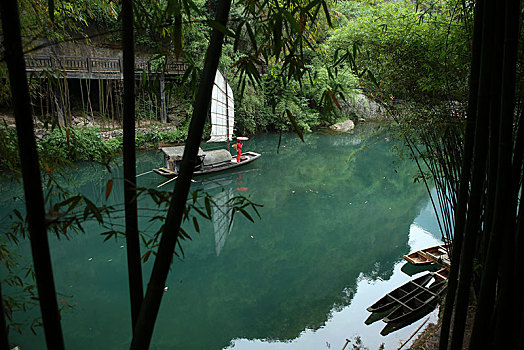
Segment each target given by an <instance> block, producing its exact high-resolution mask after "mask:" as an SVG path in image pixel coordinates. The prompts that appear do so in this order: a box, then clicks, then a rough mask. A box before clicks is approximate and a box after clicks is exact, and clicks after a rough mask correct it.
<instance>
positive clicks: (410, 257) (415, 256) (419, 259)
mask: <svg viewBox="0 0 524 350" xmlns="http://www.w3.org/2000/svg"><path fill="white" fill-rule="evenodd" d="M403 258H404V260H406V261H408V262H410V263H412V264H413V265H429V264H432V262H431V260H429V259H428V258H426V257H425V256H424V255H422V254H421V253H420V251H419V250H417V251H416V252H412V253H409V254H406V255H404V256H403Z"/></svg>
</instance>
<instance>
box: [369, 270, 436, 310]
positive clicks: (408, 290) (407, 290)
mask: <svg viewBox="0 0 524 350" xmlns="http://www.w3.org/2000/svg"><path fill="white" fill-rule="evenodd" d="M432 278H433V274H431V273H427V274H425V275H422V276H420V277H417V278H415V279H413V280H411V281H408V282H407V283H405V284H403V285H401V286H400V287H398V288H397V289H395V290H393V291H391V292H389V293H387V294H386V295H384V296H383V297H382V298H380V299H379V300H378V301H377V302H376V303H374V304H373V305H371V306H370V307H368V308H367V310H368V311H370V312H384V311H386V310H389V309H391V308H393V307H395V306H398V305H399V302H402V301H403V300H406V299H409V298H410V297H411V296H413V295H414V294H416V293H418V292H419V291H420V290H421V288H423V287H424V286H426V285H427V284H428V283H429V281H430V280H431V279H432Z"/></svg>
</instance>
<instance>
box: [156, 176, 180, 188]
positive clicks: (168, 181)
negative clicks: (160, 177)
mask: <svg viewBox="0 0 524 350" xmlns="http://www.w3.org/2000/svg"><path fill="white" fill-rule="evenodd" d="M177 177H178V176H175V177H174V178H172V179H169V180H167V181H166V182H164V183H161V184H160V185H158V186H157V187H156V188H160V187H162V186H164V185H166V184H168V183H170V182H171V181H173V180H176V178H177Z"/></svg>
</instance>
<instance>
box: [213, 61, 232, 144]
mask: <svg viewBox="0 0 524 350" xmlns="http://www.w3.org/2000/svg"><path fill="white" fill-rule="evenodd" d="M234 122H235V103H234V100H233V90H231V87H230V86H229V84H228V83H227V80H226V79H225V78H224V77H223V76H222V74H221V73H220V72H219V71H218V70H217V73H216V75H215V83H214V85H213V93H212V97H211V139H209V141H208V142H223V141H231V140H232V139H233V126H234V125H233V124H234Z"/></svg>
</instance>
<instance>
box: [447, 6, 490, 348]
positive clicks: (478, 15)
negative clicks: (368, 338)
mask: <svg viewBox="0 0 524 350" xmlns="http://www.w3.org/2000/svg"><path fill="white" fill-rule="evenodd" d="M484 1H485V0H479V1H477V4H476V6H475V14H474V28H473V31H474V35H473V47H472V61H471V74H470V78H469V98H468V110H467V119H466V133H465V137H464V151H463V155H462V166H461V171H460V180H459V192H458V195H457V207H456V210H455V223H454V237H453V245H452V249H451V256H450V257H451V266H450V269H449V275H448V288H447V293H446V300H445V303H444V311H443V314H442V324H441V333H440V340H439V349H440V350H446V349H447V348H448V340H449V331H450V325H451V317H452V313H453V307H454V304H455V296H456V288H457V284H458V272H459V264H460V255H461V247H462V242H463V237H464V236H463V232H464V231H463V230H464V226H465V222H466V212H467V205H468V201H469V186H470V178H471V166H472V163H471V159H472V157H473V149H474V135H475V132H476V119H477V103H478V99H477V98H478V96H477V93H478V86H479V75H480V56H481V46H482V32H483V29H482V26H483V17H484V6H485V3H484Z"/></svg>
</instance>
